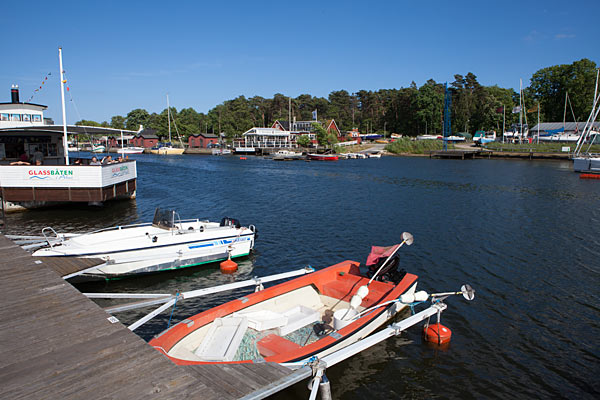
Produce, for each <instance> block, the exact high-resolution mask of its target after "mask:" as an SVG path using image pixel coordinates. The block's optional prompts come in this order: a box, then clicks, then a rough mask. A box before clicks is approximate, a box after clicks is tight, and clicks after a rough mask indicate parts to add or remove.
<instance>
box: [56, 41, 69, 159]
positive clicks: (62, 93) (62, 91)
mask: <svg viewBox="0 0 600 400" xmlns="http://www.w3.org/2000/svg"><path fill="white" fill-rule="evenodd" d="M58 64H59V68H60V98H61V101H62V117H63V149H64V153H65V165H69V148H68V146H67V113H66V111H65V78H64V76H63V72H64V71H63V64H62V47H59V48H58Z"/></svg>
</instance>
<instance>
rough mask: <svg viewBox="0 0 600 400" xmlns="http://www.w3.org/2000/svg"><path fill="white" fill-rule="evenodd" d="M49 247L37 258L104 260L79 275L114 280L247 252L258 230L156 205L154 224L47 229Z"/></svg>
mask: <svg viewBox="0 0 600 400" xmlns="http://www.w3.org/2000/svg"><path fill="white" fill-rule="evenodd" d="M42 233H43V234H44V237H45V238H46V242H47V243H48V244H47V246H46V247H44V248H41V249H39V250H37V251H35V252H34V253H33V256H35V257H76V258H99V259H102V260H104V261H105V264H102V265H100V266H98V267H97V268H96V269H93V270H91V271H86V272H84V273H83V274H81V275H80V278H84V279H85V280H94V279H113V278H121V277H125V276H130V275H135V274H143V273H151V272H160V271H167V270H174V269H180V268H184V267H191V266H194V265H200V264H205V263H209V262H216V261H221V260H225V259H227V258H228V257H231V258H235V257H242V256H247V255H248V254H249V253H250V251H251V250H252V248H253V247H254V241H255V239H256V228H255V227H254V226H253V225H250V226H249V227H242V226H241V225H240V223H239V221H237V220H235V219H232V218H227V217H226V218H223V220H221V222H220V223H218V222H209V221H201V220H199V219H189V220H181V219H179V217H178V215H177V213H176V212H175V211H172V210H160V209H156V212H155V214H154V220H153V221H152V223H145V224H137V225H128V226H117V227H113V228H107V229H102V230H99V231H95V232H91V233H84V234H75V235H69V234H57V233H56V232H55V231H54V230H53V229H52V228H44V229H43V230H42Z"/></svg>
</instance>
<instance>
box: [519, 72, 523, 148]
mask: <svg viewBox="0 0 600 400" xmlns="http://www.w3.org/2000/svg"><path fill="white" fill-rule="evenodd" d="M522 99H523V79H519V143H521V139H522V138H523V101H522Z"/></svg>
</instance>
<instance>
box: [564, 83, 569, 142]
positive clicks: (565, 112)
mask: <svg viewBox="0 0 600 400" xmlns="http://www.w3.org/2000/svg"><path fill="white" fill-rule="evenodd" d="M568 98H569V92H566V93H565V111H564V112H563V133H565V125H566V124H567V122H566V121H567V99H568Z"/></svg>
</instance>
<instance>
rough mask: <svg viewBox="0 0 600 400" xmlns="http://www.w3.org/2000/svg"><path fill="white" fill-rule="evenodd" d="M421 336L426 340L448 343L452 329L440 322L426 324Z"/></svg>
mask: <svg viewBox="0 0 600 400" xmlns="http://www.w3.org/2000/svg"><path fill="white" fill-rule="evenodd" d="M423 337H424V338H425V341H427V342H432V343H436V344H444V343H449V342H450V337H452V331H451V330H450V329H448V328H447V327H445V326H444V325H442V324H440V323H437V324H431V325H426V326H425V328H424V329H423Z"/></svg>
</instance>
